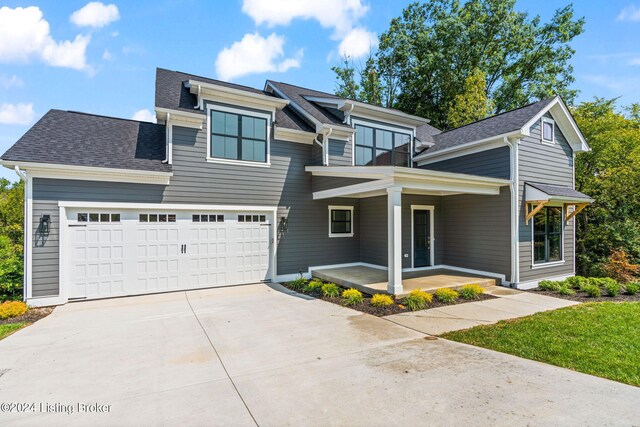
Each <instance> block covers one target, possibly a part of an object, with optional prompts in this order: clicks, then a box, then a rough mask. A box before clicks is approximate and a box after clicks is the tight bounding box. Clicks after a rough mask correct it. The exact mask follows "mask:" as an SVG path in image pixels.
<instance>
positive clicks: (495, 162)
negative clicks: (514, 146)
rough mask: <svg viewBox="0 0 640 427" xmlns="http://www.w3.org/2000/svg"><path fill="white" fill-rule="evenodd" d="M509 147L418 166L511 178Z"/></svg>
mask: <svg viewBox="0 0 640 427" xmlns="http://www.w3.org/2000/svg"><path fill="white" fill-rule="evenodd" d="M510 164H511V159H510V149H509V147H500V148H494V149H492V150H486V151H481V152H479V153H474V154H468V155H466V156H460V157H456V158H454V159H448V160H443V161H441V162H436V163H430V164H428V165H424V166H420V168H421V169H430V170H436V171H441V172H455V173H466V174H470V175H480V176H488V177H491V178H505V179H510V178H511V172H510Z"/></svg>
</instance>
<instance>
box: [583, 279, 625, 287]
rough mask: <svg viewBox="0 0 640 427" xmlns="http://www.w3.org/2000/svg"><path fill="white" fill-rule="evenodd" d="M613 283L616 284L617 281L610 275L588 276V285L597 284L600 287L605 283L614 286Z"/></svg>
mask: <svg viewBox="0 0 640 427" xmlns="http://www.w3.org/2000/svg"><path fill="white" fill-rule="evenodd" d="M614 283H615V284H617V283H618V282H616V281H615V280H613V279H612V278H610V277H590V278H589V284H590V285H594V286H598V287H601V288H606V287H607V285H611V286H615V285H614Z"/></svg>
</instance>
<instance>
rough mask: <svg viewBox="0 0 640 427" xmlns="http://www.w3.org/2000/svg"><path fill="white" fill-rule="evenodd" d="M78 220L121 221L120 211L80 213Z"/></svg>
mask: <svg viewBox="0 0 640 427" xmlns="http://www.w3.org/2000/svg"><path fill="white" fill-rule="evenodd" d="M77 220H78V222H120V214H119V213H112V214H108V213H94V212H90V213H84V212H83V213H79V214H78V216H77Z"/></svg>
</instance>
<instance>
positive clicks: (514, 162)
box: [504, 137, 520, 287]
mask: <svg viewBox="0 0 640 427" xmlns="http://www.w3.org/2000/svg"><path fill="white" fill-rule="evenodd" d="M504 142H505V144H507V145H508V146H509V154H510V156H509V158H510V159H509V160H510V167H509V171H510V175H511V183H510V184H509V190H510V192H511V286H512V287H517V285H518V282H519V281H520V265H519V264H520V239H519V232H520V227H519V226H520V224H519V222H520V221H519V215H518V202H519V196H520V194H519V191H518V190H519V187H520V177H519V173H518V172H519V171H518V169H519V168H518V145H519V144H520V139H517V140H515V141H510V140H509V138H507V137H504Z"/></svg>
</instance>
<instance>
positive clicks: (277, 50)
mask: <svg viewBox="0 0 640 427" xmlns="http://www.w3.org/2000/svg"><path fill="white" fill-rule="evenodd" d="M284 41H285V39H284V36H278V35H276V34H275V33H273V34H271V35H270V36H268V37H267V38H264V37H262V36H261V35H260V34H258V33H255V34H245V35H244V37H242V40H240V41H237V42H234V43H233V44H232V45H231V46H230V47H227V48H224V49H223V50H222V51H220V52H219V53H218V57H217V58H216V73H217V74H218V77H219V78H220V79H222V80H232V79H234V78H237V77H241V76H244V75H247V74H254V73H266V72H284V71H287V70H288V69H289V68H296V67H299V66H300V62H301V61H302V56H303V51H302V50H299V51H298V52H296V54H295V55H294V56H293V57H291V58H284V59H281V58H282V57H283V56H284V49H283V46H284Z"/></svg>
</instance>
